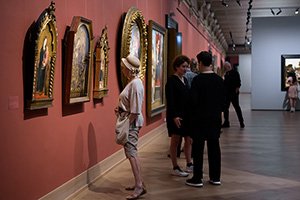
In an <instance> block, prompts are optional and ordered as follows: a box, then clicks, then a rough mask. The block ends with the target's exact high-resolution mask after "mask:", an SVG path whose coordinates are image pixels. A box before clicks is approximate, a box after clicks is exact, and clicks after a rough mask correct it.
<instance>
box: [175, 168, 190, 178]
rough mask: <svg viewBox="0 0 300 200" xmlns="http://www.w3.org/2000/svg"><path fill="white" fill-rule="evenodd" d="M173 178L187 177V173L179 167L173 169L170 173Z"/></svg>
mask: <svg viewBox="0 0 300 200" xmlns="http://www.w3.org/2000/svg"><path fill="white" fill-rule="evenodd" d="M172 175H173V176H180V177H187V176H188V175H189V173H187V172H184V171H182V170H181V169H180V168H179V167H178V168H176V169H173V171H172Z"/></svg>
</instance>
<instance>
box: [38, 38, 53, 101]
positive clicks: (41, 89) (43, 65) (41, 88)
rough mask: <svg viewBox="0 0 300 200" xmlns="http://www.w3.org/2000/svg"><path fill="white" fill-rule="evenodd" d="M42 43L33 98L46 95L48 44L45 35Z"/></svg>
mask: <svg viewBox="0 0 300 200" xmlns="http://www.w3.org/2000/svg"><path fill="white" fill-rule="evenodd" d="M42 42H43V44H42V47H41V49H40V52H39V63H38V69H37V82H36V90H35V91H36V92H35V98H36V99H40V98H46V97H47V90H46V89H47V87H46V86H47V84H46V82H47V74H48V71H49V58H50V55H49V44H48V38H47V36H45V37H44V39H43V41H42Z"/></svg>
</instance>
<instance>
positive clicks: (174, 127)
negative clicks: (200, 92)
mask: <svg viewBox="0 0 300 200" xmlns="http://www.w3.org/2000/svg"><path fill="white" fill-rule="evenodd" d="M189 63H190V59H189V58H188V57H186V56H184V55H180V56H178V57H176V58H175V60H174V62H173V69H174V74H173V75H172V76H170V77H169V78H168V80H167V83H166V88H165V90H166V99H167V111H166V112H167V116H166V118H167V128H168V134H169V137H171V142H170V157H171V160H172V165H173V171H172V174H173V175H175V176H181V177H185V176H188V175H189V173H188V172H191V170H192V169H191V168H192V161H191V149H192V146H191V138H190V136H189V135H188V132H187V130H186V121H187V113H188V105H189V88H188V82H187V79H186V78H185V77H184V74H185V72H186V68H187V67H188V65H189ZM181 137H184V140H185V141H184V154H185V157H186V162H187V170H186V171H187V172H185V171H183V170H181V168H180V167H179V166H178V163H177V157H176V156H177V147H178V144H179V143H180V139H181Z"/></svg>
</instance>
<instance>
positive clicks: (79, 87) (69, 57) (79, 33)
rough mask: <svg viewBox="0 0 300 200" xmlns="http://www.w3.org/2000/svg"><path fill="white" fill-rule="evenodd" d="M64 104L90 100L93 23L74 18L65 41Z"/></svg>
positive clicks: (84, 19)
mask: <svg viewBox="0 0 300 200" xmlns="http://www.w3.org/2000/svg"><path fill="white" fill-rule="evenodd" d="M65 40H66V41H65V45H66V50H65V69H64V87H65V88H64V103H65V104H73V103H80V102H86V101H89V100H90V85H91V84H90V82H91V78H90V77H91V70H92V62H93V59H92V56H91V55H92V41H93V30H92V21H91V20H89V19H86V18H83V17H80V16H75V17H73V20H72V24H71V27H70V28H69V30H68V31H67V33H66V39H65Z"/></svg>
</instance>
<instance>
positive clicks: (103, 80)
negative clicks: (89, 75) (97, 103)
mask: <svg viewBox="0 0 300 200" xmlns="http://www.w3.org/2000/svg"><path fill="white" fill-rule="evenodd" d="M108 51H109V45H108V37H107V27H106V26H105V28H104V29H103V30H102V34H101V37H100V38H99V40H98V41H97V43H96V48H95V52H94V59H95V62H94V66H95V70H94V92H93V98H94V99H102V98H103V97H104V96H106V95H107V93H108V88H107V80H108V62H109V60H108Z"/></svg>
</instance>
